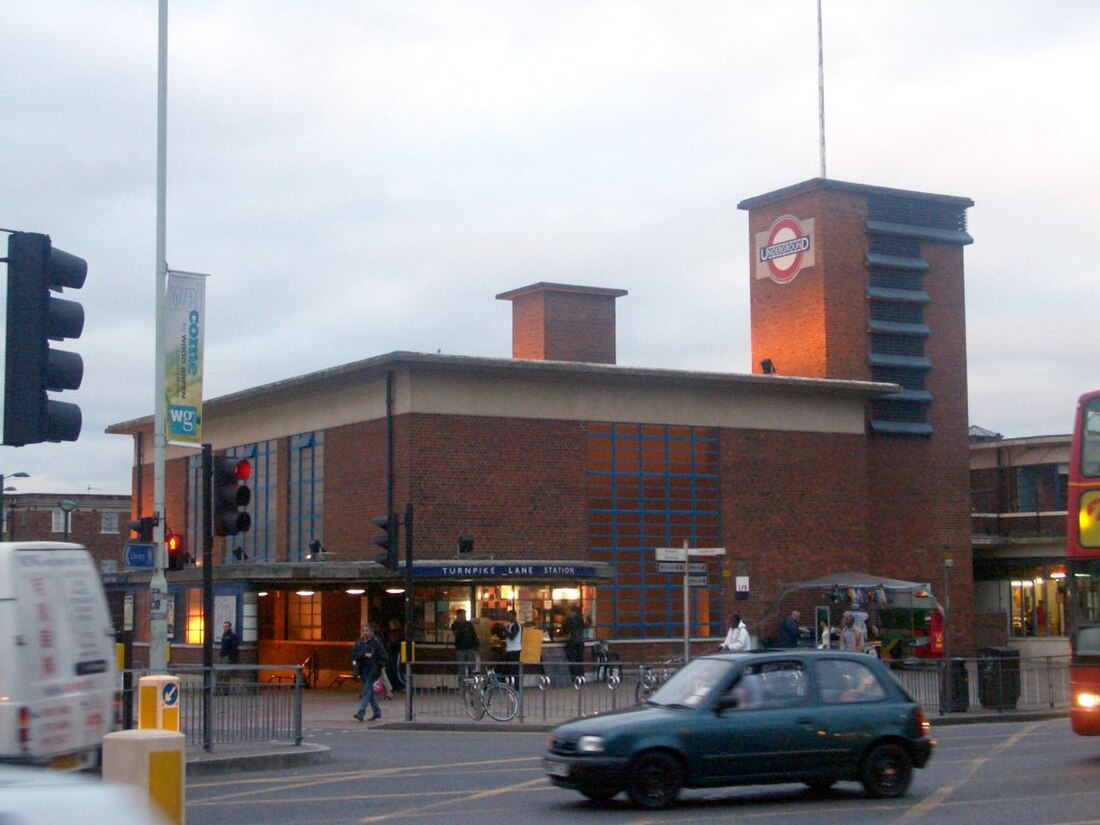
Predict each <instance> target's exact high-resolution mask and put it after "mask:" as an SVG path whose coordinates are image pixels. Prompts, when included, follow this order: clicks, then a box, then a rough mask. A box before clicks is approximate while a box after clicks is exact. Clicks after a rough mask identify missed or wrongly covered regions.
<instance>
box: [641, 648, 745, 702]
mask: <svg viewBox="0 0 1100 825" xmlns="http://www.w3.org/2000/svg"><path fill="white" fill-rule="evenodd" d="M732 669H733V665H732V664H731V663H730V662H728V661H724V660H722V659H695V660H694V661H691V662H688V663H687V664H686V665H684V666H683V667H682V668H680V669H679V670H678V671H676V673H674V674H673V675H672V678H670V679H669V680H668V681H667V682H665V683H664V684H663V685H661V687H660V689H658V691H657V692H656V693H654V694H653V696H652V697H651V698H650V700H649V701H650V702H652V703H653V704H658V705H669V706H680V707H688V708H693V707H697V706H698V705H699V704H701V703H702V702H703V700H705V699H706V698H707V697H708V696H710V695H711V693H713V692H714V691H715V690H716V689H718V688H720V687H721V686H722V684H723V683H724V682H725V681H726V678H727V677H728V676H729V674H730V671H731V670H732Z"/></svg>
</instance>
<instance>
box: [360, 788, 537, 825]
mask: <svg viewBox="0 0 1100 825" xmlns="http://www.w3.org/2000/svg"><path fill="white" fill-rule="evenodd" d="M548 784H549V783H548V782H547V779H546V777H545V776H540V777H539V778H538V779H531V780H528V781H527V782H520V783H519V784H518V785H508V786H506V787H503V788H490V789H489V790H486V791H476V792H474V793H471V794H466V795H465V796H461V799H460V801H462V802H478V801H480V800H482V799H492V798H493V797H494V796H501V795H502V794H511V793H516V792H517V791H525V790H528V789H530V788H533V787H535V786H536V785H548ZM453 801H454V799H453V798H452V799H448V800H446V801H441V802H433V803H431V804H430V805H421V806H420V807H419V808H412V809H411V810H404V811H394V812H393V813H389V814H382V815H381V816H368V817H365V818H363V819H360V820H359V822H361V823H363V825H366V823H368V822H385V821H386V820H387V819H408V818H409V817H410V816H419V815H422V814H425V813H427V812H428V811H431V810H432V809H434V808H439V807H440V806H442V805H447V804H450V803H451V802H453Z"/></svg>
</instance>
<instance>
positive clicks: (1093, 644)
mask: <svg viewBox="0 0 1100 825" xmlns="http://www.w3.org/2000/svg"><path fill="white" fill-rule="evenodd" d="M1073 653H1074V655H1075V656H1100V627H1082V628H1081V629H1080V630H1078V631H1077V635H1076V637H1075V638H1074V640H1073Z"/></svg>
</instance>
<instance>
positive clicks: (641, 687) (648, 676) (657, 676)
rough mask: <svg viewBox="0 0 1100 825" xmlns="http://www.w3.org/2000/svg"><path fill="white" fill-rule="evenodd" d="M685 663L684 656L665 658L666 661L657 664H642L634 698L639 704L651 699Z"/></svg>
mask: <svg viewBox="0 0 1100 825" xmlns="http://www.w3.org/2000/svg"><path fill="white" fill-rule="evenodd" d="M683 665H684V658H683V657H682V656H676V657H675V658H672V659H665V661H663V662H661V663H659V664H655V665H642V666H641V672H640V673H639V674H638V684H637V685H636V686H635V687H634V698H635V699H636V700H637V701H638V703H639V704H640V703H642V702H644V701H646V700H647V699H649V697H650V696H652V695H653V694H654V693H656V692H657V688H659V687H660V686H661V685H663V684H664V683H665V682H667V681H668V680H669V677H671V676H672V674H673V673H675V672H676V671H677V670H679V669H680V668H681V667H683Z"/></svg>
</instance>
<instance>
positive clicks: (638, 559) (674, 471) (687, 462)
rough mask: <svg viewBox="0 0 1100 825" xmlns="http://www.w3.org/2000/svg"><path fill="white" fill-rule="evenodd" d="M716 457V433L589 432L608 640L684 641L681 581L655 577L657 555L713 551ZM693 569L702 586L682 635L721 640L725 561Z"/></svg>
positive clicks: (592, 525) (597, 426)
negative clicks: (608, 580) (607, 578)
mask: <svg viewBox="0 0 1100 825" xmlns="http://www.w3.org/2000/svg"><path fill="white" fill-rule="evenodd" d="M718 452H719V451H718V431H717V429H715V428H712V427H677V426H669V425H659V424H624V423H591V424H589V425H588V456H587V470H588V523H589V552H590V554H591V555H592V557H593V558H594V559H599V560H601V561H607V562H609V563H610V565H611V569H612V570H613V571H614V572H613V577H614V578H613V581H612V585H611V593H610V602H611V604H610V608H611V609H610V612H609V611H607V610H605V609H604V607H603V605H604V604H605V603H606V602H605V599H604V595H605V589H604V588H601V591H600V602H601V608H600V617H601V624H610V625H611V627H610V629H609V630H610V635H612V636H613V637H614V638H619V639H622V638H662V639H665V638H678V637H680V636H682V635H683V633H684V616H683V589H682V588H683V574H675V573H667V572H663V571H661V570H659V569H658V563H657V560H656V553H655V549H656V548H657V547H681V546H683V543H684V542H685V541H686V542H687V543H688V545H689V546H690V547H716V546H719V544H720V538H721V500H720V495H719V473H718V468H719V461H718ZM693 561H694V562H696V563H701V564H703V565H705V570H704V571H703V572H702V573H698V574H696V575H698V576H700V577H705V580H706V584H704V585H702V586H696V587H692V588H691V603H692V611H691V616H690V619H689V628H688V630H689V632H690V633H691V634H692V635H698V634H712V635H713V634H717V633H720V632H721V631H722V616H721V581H722V572H721V571H722V559H721V557H699V558H696V559H693ZM609 613H610V615H609ZM604 617H608V618H607V619H606V620H605V618H604ZM605 630H606V628H605Z"/></svg>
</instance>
